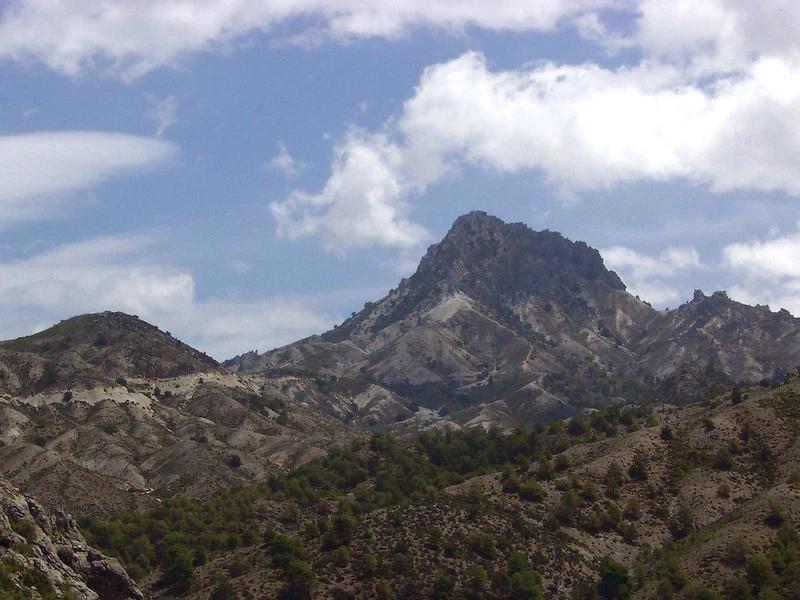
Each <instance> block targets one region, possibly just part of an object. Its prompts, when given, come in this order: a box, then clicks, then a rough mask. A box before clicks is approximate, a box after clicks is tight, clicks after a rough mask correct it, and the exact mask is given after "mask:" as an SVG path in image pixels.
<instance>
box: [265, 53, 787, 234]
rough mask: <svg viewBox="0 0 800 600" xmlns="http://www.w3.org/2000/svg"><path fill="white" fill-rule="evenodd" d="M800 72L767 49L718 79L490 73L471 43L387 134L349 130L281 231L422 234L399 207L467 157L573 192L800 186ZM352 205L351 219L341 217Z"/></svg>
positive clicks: (669, 74)
mask: <svg viewBox="0 0 800 600" xmlns="http://www.w3.org/2000/svg"><path fill="white" fill-rule="evenodd" d="M798 82H800V62H796V61H795V60H794V59H793V58H791V57H759V58H757V59H754V60H753V61H752V62H751V63H749V64H747V65H742V69H741V72H740V73H739V74H738V76H736V77H720V79H719V80H717V81H715V82H713V84H709V83H708V82H706V81H705V80H704V81H698V80H695V79H692V78H691V77H690V75H689V74H687V72H686V71H684V70H682V69H681V68H679V67H678V66H676V65H674V64H671V63H665V62H658V61H643V62H642V63H640V64H638V65H636V66H632V67H620V68H617V69H613V70H612V69H606V68H602V67H600V66H598V65H592V64H583V65H577V66H574V65H557V64H553V63H544V64H539V65H534V66H532V67H529V68H523V69H517V70H509V71H493V70H492V69H491V68H490V66H489V65H488V63H487V60H486V58H485V57H484V56H483V55H481V54H479V53H474V52H471V53H468V54H465V55H463V56H461V57H459V58H457V59H455V60H451V61H449V62H446V63H442V64H438V65H434V66H431V67H429V68H427V69H426V70H425V72H424V73H423V75H422V77H421V79H420V82H419V85H418V86H417V88H416V91H415V93H414V95H413V96H412V97H411V98H409V99H408V100H407V101H406V102H405V104H404V106H403V109H402V111H401V113H400V114H399V115H397V116H396V117H395V118H393V119H392V120H390V121H389V122H387V124H386V125H385V127H384V129H383V131H381V132H380V133H374V134H371V133H368V132H363V131H361V132H358V134H356V135H354V134H353V133H352V132H351V134H350V135H349V136H348V138H347V139H346V140H344V141H343V142H342V143H341V144H340V145H339V147H338V149H337V154H336V156H335V158H334V162H333V167H332V173H331V176H330V178H329V180H328V182H327V184H326V185H325V187H324V189H323V191H322V192H320V193H318V194H308V193H305V192H299V191H298V192H294V193H293V194H291V195H290V197H289V198H288V199H287V200H286V201H283V202H278V203H273V205H272V208H273V212H274V214H275V216H276V218H277V219H278V223H279V228H280V230H281V231H282V232H283V233H284V234H289V235H295V236H299V235H309V234H312V233H319V232H324V233H325V235H326V245H327V246H328V247H332V248H335V247H337V243H336V242H335V241H334V240H333V237H332V236H336V235H337V234H343V236H342V237H340V238H339V241H340V243H341V244H343V245H345V246H347V245H354V246H356V245H367V244H371V243H378V244H384V245H398V246H406V245H407V243H410V242H411V241H412V240H413V241H419V240H418V239H417V238H418V236H396V235H393V233H396V232H397V231H398V230H400V229H402V230H404V231H408V230H409V229H410V228H412V227H414V224H413V223H410V222H409V221H407V220H403V221H402V226H401V222H400V221H399V218H398V215H401V216H403V217H405V215H407V214H408V208H407V206H408V205H407V203H408V200H409V198H411V197H412V196H413V195H414V194H419V193H421V192H423V191H424V190H425V189H427V187H428V186H430V185H431V184H433V183H436V182H439V181H441V180H442V179H444V178H446V177H448V176H452V175H453V174H457V173H459V172H460V171H461V170H462V169H463V168H464V167H465V166H472V167H477V168H483V169H487V170H491V171H494V172H497V173H501V174H515V173H519V172H522V171H534V172H539V173H541V174H543V176H544V177H545V178H546V179H547V180H548V181H549V182H551V184H552V185H554V186H555V187H556V188H557V189H561V190H563V191H566V192H568V193H575V192H579V193H580V192H584V191H587V190H595V189H598V188H608V187H611V186H614V185H617V184H620V183H626V182H635V181H641V180H651V181H668V180H675V179H680V180H690V181H695V182H697V183H699V184H703V185H708V186H709V187H710V188H711V189H712V190H713V191H716V192H725V191H730V190H735V189H749V190H763V191H774V190H781V191H785V192H788V193H790V194H797V193H798V192H800V175H799V174H798V172H797V170H796V168H795V165H797V164H798V163H799V162H800V133H798V132H800V83H798ZM367 207H368V208H369V210H364V209H365V208H367ZM377 210H380V212H381V214H383V215H385V216H387V217H388V219H383V222H384V223H387V224H389V225H391V226H390V227H388V228H387V229H385V230H384V231H383V232H381V233H373V232H372V229H371V227H372V226H373V225H374V219H373V218H372V216H373V215H374V214H375V212H376V211H377ZM345 214H346V215H349V216H348V219H349V222H350V225H349V226H348V227H340V224H341V222H342V217H343V215H345ZM345 236H346V237H345Z"/></svg>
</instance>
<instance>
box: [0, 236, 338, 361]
mask: <svg viewBox="0 0 800 600" xmlns="http://www.w3.org/2000/svg"><path fill="white" fill-rule="evenodd" d="M160 244H161V241H160V240H159V239H158V238H157V237H154V236H150V235H142V234H131V235H120V236H102V237H97V238H92V239H88V240H83V241H80V242H76V243H72V244H64V245H60V246H56V247H54V248H51V249H49V250H47V251H45V252H41V253H39V254H35V255H33V256H30V257H27V258H24V259H20V260H17V261H8V262H0V312H2V314H3V315H5V317H6V318H4V319H3V322H2V324H0V339H9V338H13V337H17V336H20V335H26V334H30V333H33V332H34V331H36V330H38V329H40V328H41V327H42V326H43V324H45V325H46V324H52V323H56V322H58V321H59V320H60V319H64V318H67V317H71V316H73V315H76V314H82V313H87V312H99V311H104V310H120V311H124V312H128V313H132V314H137V315H139V316H140V317H142V318H143V319H146V320H148V321H150V322H152V323H154V324H156V325H159V326H160V327H161V328H162V329H169V330H170V331H172V332H173V333H175V334H176V335H178V336H179V337H180V338H181V339H182V340H184V341H186V342H187V343H190V344H192V345H194V346H195V347H196V348H198V349H200V350H204V351H206V352H208V353H209V354H211V355H212V356H214V357H215V358H218V359H225V358H230V357H231V356H234V355H235V354H239V353H241V352H245V351H247V350H250V349H253V348H260V349H262V350H265V349H268V348H271V347H274V346H279V345H282V344H286V343H289V342H292V341H294V340H296V339H299V338H302V337H305V336H307V335H310V334H312V333H319V332H320V331H324V330H325V329H327V328H329V327H330V326H331V325H332V323H333V322H334V321H335V317H334V316H332V315H331V314H329V313H328V312H327V309H326V308H325V304H324V300H325V299H324V298H315V297H313V296H308V297H280V296H278V297H272V298H265V299H260V300H255V301H250V302H248V301H242V300H228V299H225V298H213V297H212V298H205V299H198V298H197V297H196V294H195V282H194V278H193V277H192V275H191V273H189V272H188V271H186V270H185V269H181V268H179V267H175V266H173V265H170V264H168V263H165V262H163V260H160V259H159V258H158V255H159V252H158V249H159V247H160Z"/></svg>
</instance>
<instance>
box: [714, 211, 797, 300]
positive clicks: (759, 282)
mask: <svg viewBox="0 0 800 600" xmlns="http://www.w3.org/2000/svg"><path fill="white" fill-rule="evenodd" d="M722 264H723V266H724V267H725V268H726V269H727V270H728V271H729V273H730V277H731V279H732V280H733V281H734V282H735V283H734V285H731V286H729V288H728V294H729V295H730V297H731V298H733V299H735V300H738V301H740V302H744V303H747V304H765V305H768V306H770V307H771V308H772V309H774V310H777V309H780V308H785V309H787V310H789V311H790V312H791V313H792V314H794V315H800V223H798V224H797V231H795V232H793V233H788V234H780V233H779V232H778V231H771V232H770V234H769V236H768V238H767V239H766V240H750V241H746V242H737V243H734V244H729V245H727V246H726V247H725V248H723V251H722Z"/></svg>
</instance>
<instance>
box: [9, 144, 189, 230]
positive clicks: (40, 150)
mask: <svg viewBox="0 0 800 600" xmlns="http://www.w3.org/2000/svg"><path fill="white" fill-rule="evenodd" d="M176 153H177V149H176V147H175V146H174V145H172V144H170V143H168V142H165V141H162V140H154V139H150V138H142V137H136V136H131V135H124V134H118V133H103V132H94V131H66V132H45V133H34V134H27V135H14V136H0V209H1V210H0V227H4V226H8V225H9V224H10V223H14V222H18V221H24V220H30V219H37V218H42V217H48V216H51V212H52V211H53V210H54V209H55V208H57V207H58V206H60V205H61V204H62V203H63V202H64V199H65V198H66V197H68V196H69V195H70V194H74V193H76V192H80V191H83V190H87V189H89V188H91V187H94V186H96V185H99V184H101V183H103V182H105V181H107V180H109V179H112V178H115V177H120V176H123V175H126V174H129V173H132V172H136V171H139V170H142V169H146V168H153V167H156V166H159V165H163V164H165V163H166V162H168V161H169V160H170V159H172V158H173V157H174V156H175V155H176Z"/></svg>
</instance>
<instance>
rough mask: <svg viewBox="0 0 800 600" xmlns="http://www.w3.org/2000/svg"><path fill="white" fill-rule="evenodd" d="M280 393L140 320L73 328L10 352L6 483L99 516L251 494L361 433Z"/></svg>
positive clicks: (84, 322)
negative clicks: (173, 497)
mask: <svg viewBox="0 0 800 600" xmlns="http://www.w3.org/2000/svg"><path fill="white" fill-rule="evenodd" d="M278 383H279V382H271V383H270V384H266V383H265V382H264V381H263V378H252V377H242V376H238V375H235V374H232V373H230V372H229V371H228V370H227V369H224V368H223V367H222V366H221V365H219V364H218V363H216V361H214V360H213V359H211V358H209V357H207V356H205V355H203V354H202V353H200V352H198V351H196V350H194V349H192V348H190V347H189V346H187V345H185V344H183V343H181V342H179V341H178V340H176V339H174V338H173V337H172V336H170V335H169V334H168V333H166V332H162V331H160V330H159V329H158V328H156V327H154V326H152V325H150V324H148V323H145V322H143V321H141V320H140V319H137V318H136V317H132V316H129V315H124V314H121V313H102V314H96V315H84V316H81V317H76V318H74V319H69V320H67V321H63V322H62V323H60V324H59V325H56V326H55V327H53V328H51V329H48V330H46V331H43V332H41V333H38V334H36V335H33V336H30V337H25V338H20V339H17V340H13V341H9V342H2V343H0V389H2V390H3V392H4V393H3V394H2V396H0V474H2V475H4V476H5V477H7V478H8V479H9V480H11V481H12V482H13V483H14V484H16V485H17V486H19V487H20V488H21V489H23V490H24V491H25V492H26V493H31V494H34V495H35V496H36V497H37V498H38V499H39V500H41V501H42V502H44V503H46V504H48V505H49V506H54V507H60V508H63V509H66V510H68V511H70V512H71V513H73V514H76V515H83V514H87V513H88V514H102V513H105V512H109V511H112V510H119V509H122V508H128V507H136V506H150V505H152V504H153V503H154V502H156V501H157V498H158V497H163V496H165V495H170V494H173V493H176V492H180V493H184V494H188V495H189V496H191V497H207V496H209V495H211V494H213V493H214V492H216V491H217V490H219V489H224V488H228V487H230V486H241V485H247V484H251V483H254V482H256V481H260V480H263V479H264V477H266V476H268V475H270V474H272V473H276V472H279V471H282V470H285V469H287V468H290V467H292V466H294V465H297V464H299V463H301V462H303V461H305V460H308V459H309V458H311V457H314V456H318V455H320V454H322V453H323V452H324V451H325V450H326V449H327V448H329V447H330V446H331V445H332V444H336V443H339V442H341V441H349V440H351V439H353V438H354V437H356V436H357V435H358V434H357V433H356V432H353V431H351V430H349V429H348V428H347V427H346V426H345V425H344V424H343V423H341V422H340V421H338V420H335V419H332V418H330V417H326V416H325V415H319V414H314V413H312V412H310V411H308V410H306V409H304V408H303V407H301V406H299V404H298V402H297V401H296V400H295V398H294V396H293V395H292V394H291V393H289V392H287V391H284V390H283V389H281V387H280V385H279V384H278ZM287 390H289V388H288V387H287ZM97 490H102V493H100V494H98V493H97Z"/></svg>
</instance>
